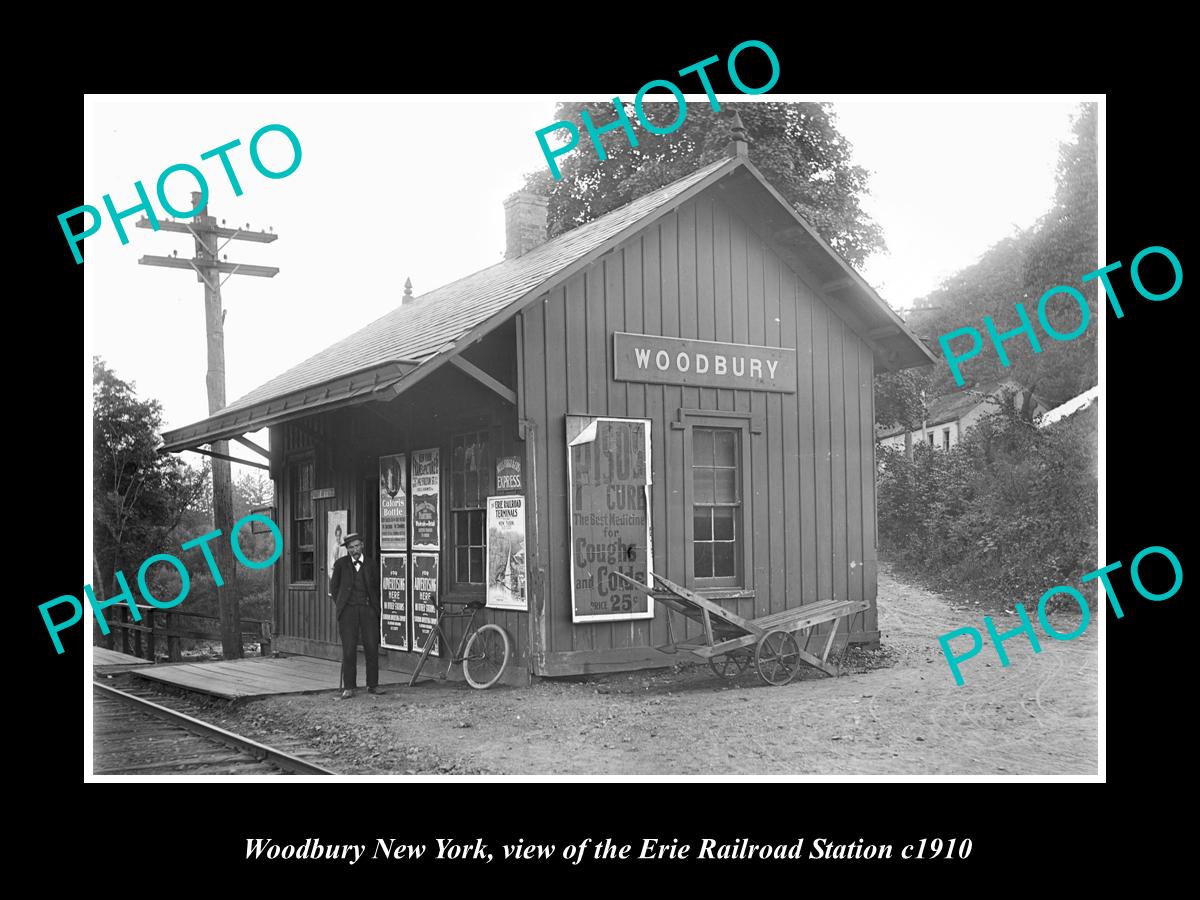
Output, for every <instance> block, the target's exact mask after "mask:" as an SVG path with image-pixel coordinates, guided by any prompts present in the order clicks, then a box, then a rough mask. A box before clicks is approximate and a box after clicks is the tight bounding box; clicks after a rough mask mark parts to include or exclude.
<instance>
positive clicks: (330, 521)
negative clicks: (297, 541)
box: [325, 509, 350, 578]
mask: <svg viewBox="0 0 1200 900" xmlns="http://www.w3.org/2000/svg"><path fill="white" fill-rule="evenodd" d="M349 522H350V512H349V511H348V510H345V509H331V510H330V511H329V512H328V513H326V519H325V575H326V577H328V578H333V564H334V563H335V562H337V561H338V560H339V559H341V558H342V557H343V556H345V555H346V552H347V551H346V548H345V547H343V546H342V541H344V540H345V539H346V535H347V534H349V533H350V531H349Z"/></svg>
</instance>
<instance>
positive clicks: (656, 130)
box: [534, 41, 779, 181]
mask: <svg viewBox="0 0 1200 900" xmlns="http://www.w3.org/2000/svg"><path fill="white" fill-rule="evenodd" d="M751 47H753V48H756V49H758V50H761V51H762V52H763V53H764V54H766V57H767V60H768V62H770V64H771V78H770V79H769V80H768V81H767V83H766V84H764V85H762V86H761V87H756V88H753V87H750V86H749V85H747V84H746V83H745V82H744V81H742V79H741V77H740V76H739V75H738V70H737V58H738V55H739V54H741V53H742V52H743V51H745V50H748V49H750V48H751ZM720 60H721V58H720V57H719V56H715V55H714V56H710V57H708V59H702V60H701V61H700V62H698V63H693V64H692V65H690V66H687V67H686V68H683V69H680V70H679V72H678V74H679V75H690V74H692V73H693V72H695V73H696V75H697V76H698V77H699V78H700V83H701V84H702V85H703V86H704V92H705V93H706V94H707V95H708V104H709V106H711V107H712V108H713V111H714V112H720V111H721V104H720V103H719V102H718V101H717V95H716V94H715V93H713V88H712V82H711V81H709V79H708V73H707V72H705V71H704V70H705V69H706V68H708V67H709V66H711V65H713V64H714V63H717V62H720ZM726 68H727V69H728V71H729V80H730V81H732V82H733V86H734V87H736V88H737V89H738V90H739V91H741V92H742V93H743V94H750V95H755V94H765V93H766V92H767V91H769V90H770V89H771V88H773V87H775V83H776V82H777V81H779V57H778V56H776V55H775V51H774V50H772V49H771V48H770V47H768V46H767V45H766V44H764V43H763V42H762V41H742V42H741V43H740V44H738V45H737V46H736V47H734V48H733V50H732V51H731V52H730V54H729V59H728V60H727V61H726ZM654 88H663V89H664V90H667V91H670V92H671V94H672V95H674V97H675V102H676V103H677V104H678V106H679V112H678V113H676V115H675V121H674V122H672V123H671V124H670V125H668V126H665V127H663V126H659V125H655V124H654V123H653V122H651V121H650V119H649V118H648V117H647V116H646V112H645V110H644V109H643V108H642V103H643V100H644V98H645V96H646V92H647V91H650V90H653V89H654ZM612 104H613V108H614V110H615V112H616V119H614V120H613V121H612V122H609V123H608V124H607V125H601V126H599V127H597V126H596V123H595V122H593V121H592V117H591V114H590V113H589V112H588V111H587V110H586V109H583V110H580V112H579V118H580V120H581V121H582V122H583V127H584V128H585V129H586V130H587V133H588V137H589V138H591V141H592V146H593V147H595V148H596V156H597V157H599V159H600V160H601V162H603V161H604V160H606V159H608V154H607V153H605V152H604V145H603V144H601V143H600V136H601V135H603V134H607V133H608V132H610V131H615V130H616V129H618V128H620V129H622V130H623V131H624V132H625V137H626V138H627V139H628V140H629V145H630V146H631V147H636V146H637V145H638V139H637V135H636V134H634V131H633V123H632V122H630V121H629V115H628V114H627V113H626V112H625V103H624V101H622V100H621V98H620V97H613V98H612ZM633 109H634V113H635V114H636V116H637V119H638V122H639V123H640V124H641V126H642V127H643V128H645V129H646V130H647V131H649V132H650V133H651V134H672V133H673V132H675V131H678V130H679V129H680V128H681V127H683V123H684V120H685V119H687V101H686V100H684V98H683V91H681V90H680V89H679V86H678V85H676V84H675V83H674V82H671V81H667V80H666V79H663V78H656V79H654V80H653V81H647V82H646V83H645V84H643V85H642V86H641V88H639V89H638V92H637V94H636V95H635V96H634V99H633ZM560 129H565V130H566V131H567V134H568V138H567V143H565V144H563V145H562V146H561V147H557V148H555V149H554V150H551V149H550V145H549V144H547V143H546V135H548V134H550V133H551V132H554V131H558V130H560ZM534 135H535V136H536V137H537V140H538V145H539V146H540V147H541V148H542V155H543V156H545V157H546V164H547V165H548V166H549V167H550V174H552V175H553V176H554V180H555V181H561V180H562V172H560V171H559V168H558V163H557V162H555V160H556V158H557V157H559V156H562V155H563V154H564V153H570V152H571V151H572V150H574V149H575V147H576V146H577V145H578V144H579V128H578V127H577V126H576V125H575V123H574V122H568V121H558V122H555V123H554V124H553V125H547V126H546V127H545V128H540V129H538V130H537V131H535V132H534Z"/></svg>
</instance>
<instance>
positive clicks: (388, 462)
mask: <svg viewBox="0 0 1200 900" xmlns="http://www.w3.org/2000/svg"><path fill="white" fill-rule="evenodd" d="M404 462H405V460H404V454H403V453H394V454H392V455H391V456H381V457H379V549H380V550H407V549H408V491H407V490H406V484H405V482H406V478H407V470H406V467H405V465H404Z"/></svg>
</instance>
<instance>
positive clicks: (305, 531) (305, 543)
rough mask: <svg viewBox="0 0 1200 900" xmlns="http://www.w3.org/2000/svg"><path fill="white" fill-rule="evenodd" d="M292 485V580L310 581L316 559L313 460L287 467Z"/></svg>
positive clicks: (300, 461)
mask: <svg viewBox="0 0 1200 900" xmlns="http://www.w3.org/2000/svg"><path fill="white" fill-rule="evenodd" d="M288 469H289V472H288V479H289V483H290V484H291V486H292V581H312V580H313V569H314V559H315V556H316V552H315V551H316V541H315V527H314V525H313V508H312V487H313V461H312V460H311V459H308V460H299V461H297V462H293V463H292V464H291V465H290V466H289V467H288Z"/></svg>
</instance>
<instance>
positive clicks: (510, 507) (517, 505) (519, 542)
mask: <svg viewBox="0 0 1200 900" xmlns="http://www.w3.org/2000/svg"><path fill="white" fill-rule="evenodd" d="M485 572H486V575H487V605H488V606H490V607H492V608H493V609H528V608H529V606H528V603H527V601H526V597H525V498H524V497H511V496H510V497H488V498H487V569H486V570H485Z"/></svg>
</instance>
